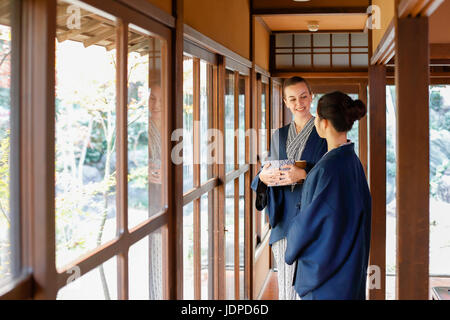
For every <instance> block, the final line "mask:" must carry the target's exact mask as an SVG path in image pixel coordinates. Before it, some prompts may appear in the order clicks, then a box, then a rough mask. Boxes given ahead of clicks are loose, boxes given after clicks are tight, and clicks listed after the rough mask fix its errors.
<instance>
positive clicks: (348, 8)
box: [252, 0, 369, 31]
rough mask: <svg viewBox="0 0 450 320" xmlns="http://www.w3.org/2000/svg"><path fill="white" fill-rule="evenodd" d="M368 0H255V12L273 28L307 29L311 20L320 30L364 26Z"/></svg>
mask: <svg viewBox="0 0 450 320" xmlns="http://www.w3.org/2000/svg"><path fill="white" fill-rule="evenodd" d="M368 6H369V1H368V0H311V1H307V2H296V1H293V0H277V1H273V0H254V1H252V13H253V14H254V15H255V16H258V17H260V18H261V20H260V21H262V22H263V23H264V24H265V25H266V26H267V28H268V29H270V30H271V31H306V30H308V21H318V22H319V30H326V31H338V30H345V31H348V30H355V31H362V30H364V27H365V23H366V20H367V13H366V12H367V8H368Z"/></svg>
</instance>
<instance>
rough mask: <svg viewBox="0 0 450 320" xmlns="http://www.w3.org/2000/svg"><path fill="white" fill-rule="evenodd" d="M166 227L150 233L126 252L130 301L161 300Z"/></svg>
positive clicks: (162, 296)
mask: <svg viewBox="0 0 450 320" xmlns="http://www.w3.org/2000/svg"><path fill="white" fill-rule="evenodd" d="M166 230H167V229H166V227H162V228H160V229H158V230H156V231H154V232H152V233H151V234H150V235H149V236H148V237H145V238H143V239H142V240H140V241H138V242H137V243H135V244H134V245H133V246H131V247H130V250H129V251H128V259H129V260H128V281H129V298H130V300H162V299H163V298H164V295H163V294H164V291H163V283H164V281H163V275H164V274H165V272H163V270H164V268H165V266H164V265H163V261H164V259H163V257H164V255H166V252H164V251H163V248H164V246H163V241H167V237H166Z"/></svg>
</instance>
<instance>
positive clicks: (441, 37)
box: [430, 0, 450, 43]
mask: <svg viewBox="0 0 450 320" xmlns="http://www.w3.org/2000/svg"><path fill="white" fill-rule="evenodd" d="M430 43H450V1H449V0H446V1H444V2H443V3H442V4H441V5H440V6H439V8H438V9H437V10H436V11H435V12H434V13H433V14H432V15H431V16H430Z"/></svg>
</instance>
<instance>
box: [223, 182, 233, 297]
mask: <svg viewBox="0 0 450 320" xmlns="http://www.w3.org/2000/svg"><path fill="white" fill-rule="evenodd" d="M225 229H226V230H227V231H226V232H225V281H226V284H225V286H226V295H225V298H226V299H227V300H228V299H231V300H234V299H235V294H234V279H235V273H234V245H235V243H234V181H232V182H230V183H227V185H226V186H225Z"/></svg>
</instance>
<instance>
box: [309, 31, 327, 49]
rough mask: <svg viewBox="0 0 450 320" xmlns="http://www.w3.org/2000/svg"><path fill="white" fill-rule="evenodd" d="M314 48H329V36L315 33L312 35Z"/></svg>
mask: <svg viewBox="0 0 450 320" xmlns="http://www.w3.org/2000/svg"><path fill="white" fill-rule="evenodd" d="M313 45H314V47H329V46H330V34H329V33H315V34H313Z"/></svg>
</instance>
